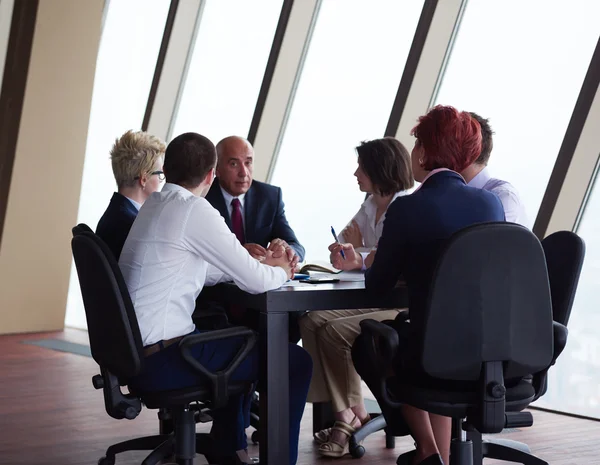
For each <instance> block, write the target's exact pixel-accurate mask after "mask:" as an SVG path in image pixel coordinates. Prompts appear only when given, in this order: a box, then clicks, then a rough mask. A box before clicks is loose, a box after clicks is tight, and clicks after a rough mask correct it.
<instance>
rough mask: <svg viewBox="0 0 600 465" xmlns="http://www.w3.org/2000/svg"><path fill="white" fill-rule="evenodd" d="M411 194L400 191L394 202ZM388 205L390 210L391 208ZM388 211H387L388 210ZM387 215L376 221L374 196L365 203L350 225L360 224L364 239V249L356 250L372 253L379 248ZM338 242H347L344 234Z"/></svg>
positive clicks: (339, 237) (395, 195) (359, 227)
mask: <svg viewBox="0 0 600 465" xmlns="http://www.w3.org/2000/svg"><path fill="white" fill-rule="evenodd" d="M407 194H409V192H408V191H400V192H396V194H394V197H392V201H391V202H390V205H391V204H392V202H393V201H394V200H396V199H397V198H398V197H402V196H404V195H407ZM390 205H388V208H389V206H390ZM386 211H387V209H386ZM385 213H386V212H384V213H383V215H381V217H380V218H379V221H377V222H376V221H375V217H376V216H377V205H376V204H375V200H374V199H373V196H372V195H370V196H369V197H368V198H367V200H365V201H364V202H363V204H362V205H361V206H360V210H358V213H356V215H354V217H353V218H352V220H351V221H350V222H349V223H348V224H352V221H356V224H358V229H359V230H360V233H361V235H362V238H363V244H364V247H358V248H357V249H356V251H357V252H370V251H371V250H372V249H373V248H375V247H377V242H379V238H380V237H381V233H382V232H383V221H384V220H385ZM338 241H340V242H346V240H345V239H344V236H343V233H340V234H339V235H338Z"/></svg>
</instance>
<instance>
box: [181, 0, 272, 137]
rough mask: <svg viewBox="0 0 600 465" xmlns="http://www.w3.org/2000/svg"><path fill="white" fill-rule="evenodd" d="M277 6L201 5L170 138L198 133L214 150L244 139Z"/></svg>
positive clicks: (266, 2) (229, 0)
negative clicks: (228, 141)
mask: <svg viewBox="0 0 600 465" xmlns="http://www.w3.org/2000/svg"><path fill="white" fill-rule="evenodd" d="M282 5H283V1H282V0H261V1H259V2H249V1H248V0H207V1H206V2H205V6H204V11H203V13H202V18H201V21H200V26H199V27H200V29H199V31H198V35H197V37H196V42H195V45H194V51H193V53H192V59H191V63H190V68H189V71H188V74H187V79H186V82H185V86H184V89H183V94H182V97H181V101H180V104H179V110H178V112H177V117H176V119H175V124H174V126H173V131H172V137H174V136H177V135H178V134H182V133H184V132H190V131H192V132H199V133H200V134H202V135H204V136H206V137H208V138H209V139H210V140H212V141H213V142H214V143H215V144H216V143H217V142H218V141H219V140H221V139H222V138H223V137H226V136H229V135H239V136H243V137H245V136H246V135H247V134H248V130H249V129H250V123H251V122H252V115H253V114H254V108H255V107H256V100H257V98H258V92H259V91H260V86H261V84H262V79H263V75H264V73H265V68H266V66H267V60H268V59H269V52H270V51H271V45H272V43H273V36H274V35H275V29H276V28H277V21H278V20H279V14H280V13H281V7H282Z"/></svg>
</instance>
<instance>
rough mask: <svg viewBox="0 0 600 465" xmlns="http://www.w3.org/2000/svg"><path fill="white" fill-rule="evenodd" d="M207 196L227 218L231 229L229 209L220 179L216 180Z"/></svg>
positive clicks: (226, 220)
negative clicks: (220, 185)
mask: <svg viewBox="0 0 600 465" xmlns="http://www.w3.org/2000/svg"><path fill="white" fill-rule="evenodd" d="M206 197H207V200H208V201H209V202H210V204H211V205H212V206H213V207H215V208H216V209H217V210H218V211H219V213H220V214H221V216H222V217H223V218H224V219H225V223H227V226H229V229H231V218H230V217H229V210H228V209H227V205H225V198H224V197H223V192H221V188H220V187H219V180H218V179H215V180H214V182H213V184H212V186H211V187H210V190H209V191H208V195H207V196H206Z"/></svg>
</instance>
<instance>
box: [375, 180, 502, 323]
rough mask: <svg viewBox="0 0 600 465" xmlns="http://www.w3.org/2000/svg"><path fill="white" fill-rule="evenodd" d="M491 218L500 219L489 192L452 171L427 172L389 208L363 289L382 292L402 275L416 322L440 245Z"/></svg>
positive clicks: (499, 206) (499, 207)
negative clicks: (428, 174)
mask: <svg viewBox="0 0 600 465" xmlns="http://www.w3.org/2000/svg"><path fill="white" fill-rule="evenodd" d="M493 221H504V209H503V207H502V203H501V202H500V200H499V199H498V197H497V196H496V195H495V194H492V193H491V192H488V191H484V190H482V189H476V188H473V187H469V186H467V185H466V184H465V182H464V180H463V178H462V177H461V176H459V175H458V174H457V173H455V172H453V171H442V172H439V173H435V174H433V175H432V176H431V177H430V178H429V179H427V180H426V181H425V183H423V185H422V186H421V188H420V189H419V190H418V191H417V192H415V193H413V194H411V195H406V196H403V197H398V198H397V199H396V200H395V201H394V202H393V203H392V204H391V205H390V206H389V208H388V210H387V213H386V215H385V222H384V226H383V233H382V235H381V238H380V239H379V244H378V247H377V253H376V255H375V260H374V261H373V264H372V266H371V268H370V269H369V270H368V271H367V273H366V276H365V285H366V287H367V289H369V290H375V291H385V290H388V289H391V288H393V287H394V286H395V285H396V282H397V281H398V279H399V278H404V280H405V281H406V283H407V284H408V288H409V302H410V310H409V311H410V319H411V324H416V325H421V324H422V322H421V321H419V314H422V313H423V312H422V311H420V309H421V308H423V306H424V305H425V303H426V299H427V296H428V293H429V284H430V282H431V277H432V274H433V270H434V267H435V265H436V263H437V259H438V256H439V254H440V252H441V248H442V247H443V245H444V243H445V242H446V241H447V240H448V239H449V238H450V236H451V235H452V234H454V233H455V232H457V231H459V230H460V229H463V228H465V227H467V226H471V225H474V224H477V223H486V222H493ZM413 327H414V326H413Z"/></svg>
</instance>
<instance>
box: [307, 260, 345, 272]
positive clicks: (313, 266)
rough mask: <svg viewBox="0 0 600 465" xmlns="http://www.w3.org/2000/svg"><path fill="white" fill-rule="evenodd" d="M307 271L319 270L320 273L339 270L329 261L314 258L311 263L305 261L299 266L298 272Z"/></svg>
mask: <svg viewBox="0 0 600 465" xmlns="http://www.w3.org/2000/svg"><path fill="white" fill-rule="evenodd" d="M309 271H319V272H321V273H332V274H338V273H341V270H337V269H335V268H334V267H333V265H332V264H331V263H328V262H326V261H323V260H315V261H313V262H312V263H307V264H306V265H303V266H302V268H300V273H308V272H309Z"/></svg>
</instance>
